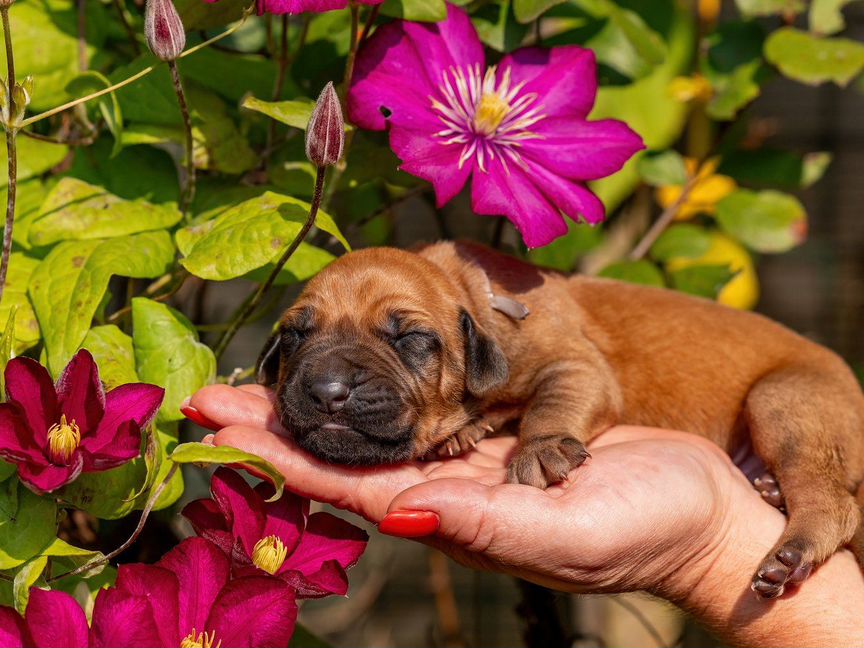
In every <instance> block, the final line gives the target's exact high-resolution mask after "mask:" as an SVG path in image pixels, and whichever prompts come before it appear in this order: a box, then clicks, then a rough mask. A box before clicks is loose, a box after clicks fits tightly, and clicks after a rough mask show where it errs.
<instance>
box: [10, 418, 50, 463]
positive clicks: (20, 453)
mask: <svg viewBox="0 0 864 648" xmlns="http://www.w3.org/2000/svg"><path fill="white" fill-rule="evenodd" d="M0 457H3V458H4V459H8V460H9V461H14V462H21V461H29V462H32V463H36V464H39V463H47V459H46V458H45V454H44V453H43V452H42V448H40V447H39V446H37V445H36V441H35V439H33V433H32V432H31V431H30V428H29V427H28V426H27V422H26V421H25V419H24V414H23V412H21V409H20V408H19V407H18V406H17V405H16V404H15V403H3V404H0Z"/></svg>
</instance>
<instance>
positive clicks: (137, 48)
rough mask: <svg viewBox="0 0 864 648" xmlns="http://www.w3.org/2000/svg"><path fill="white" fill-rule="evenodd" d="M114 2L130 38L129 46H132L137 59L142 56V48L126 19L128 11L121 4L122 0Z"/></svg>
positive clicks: (114, 0)
mask: <svg viewBox="0 0 864 648" xmlns="http://www.w3.org/2000/svg"><path fill="white" fill-rule="evenodd" d="M113 2H114V8H115V9H116V10H117V15H118V16H119V17H120V22H121V23H123V29H125V30H126V35H127V36H128V37H129V44H130V45H132V53H133V54H135V56H136V57H137V56H139V55H140V54H141V46H140V45H139V44H138V37H137V36H136V35H135V31H134V30H133V29H132V25H130V24H129V21H128V20H127V19H126V11H125V9H124V8H123V5H122V4H121V3H120V0H113Z"/></svg>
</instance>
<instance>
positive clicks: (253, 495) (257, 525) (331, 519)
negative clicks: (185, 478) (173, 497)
mask: <svg viewBox="0 0 864 648" xmlns="http://www.w3.org/2000/svg"><path fill="white" fill-rule="evenodd" d="M210 493H211V495H212V496H213V499H200V500H196V501H194V502H191V503H189V504H188V505H187V506H186V508H184V509H183V515H184V516H185V517H186V518H187V519H188V520H189V521H190V522H191V523H192V526H193V527H194V528H195V532H196V533H197V534H198V535H199V536H201V537H203V538H207V539H208V540H210V541H212V542H214V543H215V544H216V545H218V546H219V547H220V548H221V549H222V550H223V551H224V552H225V554H226V555H228V556H230V557H231V561H232V564H233V568H234V574H235V576H243V575H251V574H263V573H267V574H272V575H274V576H276V577H278V578H280V579H282V580H283V581H285V582H286V583H288V584H289V585H290V586H291V587H292V588H293V589H294V590H295V591H296V592H297V596H299V597H304V598H319V597H322V596H327V595H329V594H339V595H344V594H345V593H346V592H347V591H348V577H347V576H346V574H345V570H346V569H348V568H350V567H352V566H353V565H354V564H355V563H356V562H357V560H358V559H359V558H360V556H361V555H362V554H363V551H364V550H365V549H366V542H367V541H368V539H369V536H368V535H367V534H366V532H365V531H363V530H362V529H359V528H357V527H355V526H354V525H353V524H350V523H349V522H346V521H345V520H342V519H340V518H338V517H336V516H335V515H330V514H329V513H313V514H312V515H309V500H307V499H303V498H301V497H298V496H297V495H294V494H293V493H288V492H286V493H285V494H284V495H283V496H282V497H281V498H279V499H278V500H277V501H275V502H267V501H265V500H266V499H267V498H268V497H269V496H270V495H271V494H272V493H273V490H272V486H270V485H269V484H259V485H258V486H256V487H255V488H254V489H253V488H252V487H251V486H250V485H249V484H247V483H246V481H245V480H244V479H243V478H242V477H241V476H240V475H239V474H237V473H236V472H234V471H233V470H229V469H227V468H220V469H218V470H217V471H216V472H215V473H214V474H213V478H212V480H211V482H210Z"/></svg>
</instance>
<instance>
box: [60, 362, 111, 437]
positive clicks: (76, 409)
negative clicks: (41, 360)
mask: <svg viewBox="0 0 864 648" xmlns="http://www.w3.org/2000/svg"><path fill="white" fill-rule="evenodd" d="M57 400H58V401H59V407H60V413H61V414H65V415H66V418H67V420H69V421H70V422H71V421H74V422H75V423H76V424H77V425H78V427H79V428H81V436H82V437H85V438H86V437H87V436H88V435H90V434H93V433H94V431H95V430H96V426H97V425H99V421H100V420H101V419H102V415H103V414H104V413H105V389H104V388H103V387H102V382H101V381H100V380H99V368H98V367H97V366H96V361H95V360H94V359H93V356H92V355H90V352H89V351H88V350H87V349H81V350H80V351H79V352H78V353H76V354H75V355H74V356H73V358H72V359H71V360H70V361H69V364H68V365H66V368H65V369H64V370H63V373H62V374H61V375H60V379H59V380H58V381H57Z"/></svg>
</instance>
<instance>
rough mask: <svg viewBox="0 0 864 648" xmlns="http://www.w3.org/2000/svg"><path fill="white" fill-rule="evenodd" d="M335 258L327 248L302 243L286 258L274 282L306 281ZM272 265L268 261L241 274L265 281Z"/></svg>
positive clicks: (254, 279)
mask: <svg viewBox="0 0 864 648" xmlns="http://www.w3.org/2000/svg"><path fill="white" fill-rule="evenodd" d="M335 260H336V257H334V256H333V255H332V254H330V253H329V252H328V251H327V250H322V249H321V248H317V247H315V246H314V245H309V244H307V243H302V244H301V245H300V247H298V248H297V249H296V250H295V251H294V254H292V255H291V258H290V259H289V260H288V263H286V264H285V267H283V268H282V270H281V271H280V272H279V274H278V275H277V276H276V282H275V283H276V285H277V286H284V285H287V284H293V283H297V282H300V281H306V280H307V279H311V278H312V277H314V276H315V275H316V274H318V273H319V272H320V271H321V270H323V269H324V268H326V267H327V266H328V265H330V264H331V263H333V261H335ZM274 266H275V264H273V263H268V264H267V265H265V266H263V267H261V268H258V269H257V270H253V271H252V272H250V273H248V274H245V275H243V278H244V279H248V280H250V281H256V282H259V283H260V282H262V281H266V280H267V277H269V276H270V273H271V272H272V271H273V268H274Z"/></svg>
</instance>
